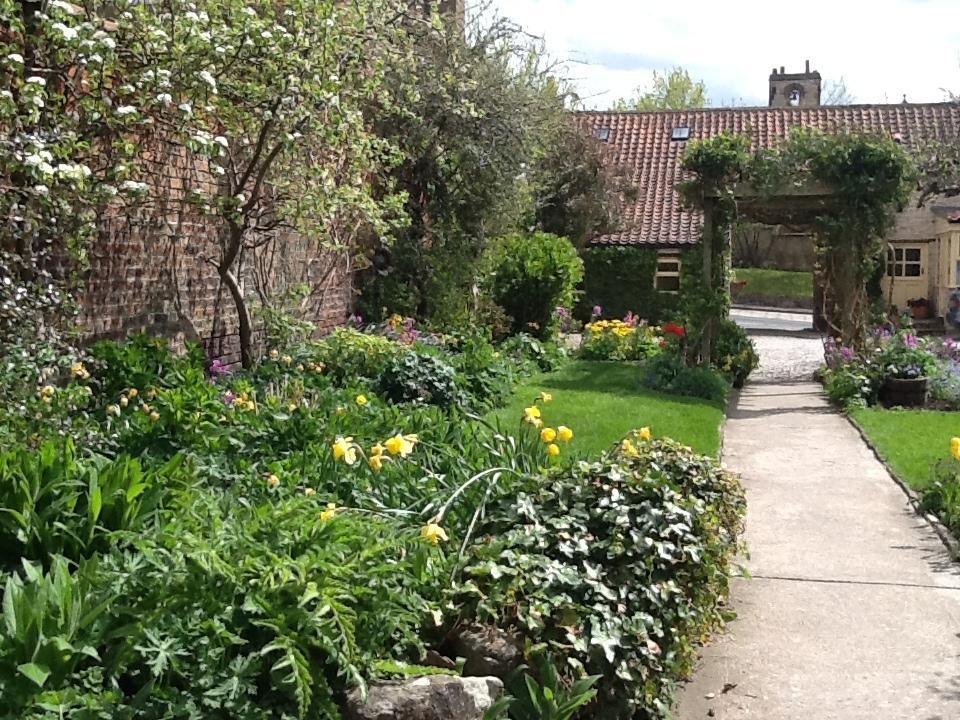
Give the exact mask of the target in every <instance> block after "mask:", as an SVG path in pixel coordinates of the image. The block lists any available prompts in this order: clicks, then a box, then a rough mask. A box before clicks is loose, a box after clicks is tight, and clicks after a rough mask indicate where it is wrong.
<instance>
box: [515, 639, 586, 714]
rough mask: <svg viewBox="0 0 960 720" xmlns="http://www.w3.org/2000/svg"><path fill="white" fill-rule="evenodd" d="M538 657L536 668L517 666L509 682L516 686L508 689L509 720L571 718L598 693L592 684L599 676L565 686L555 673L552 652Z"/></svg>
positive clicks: (580, 679)
mask: <svg viewBox="0 0 960 720" xmlns="http://www.w3.org/2000/svg"><path fill="white" fill-rule="evenodd" d="M537 660H538V663H537V667H536V670H535V671H531V669H530V668H528V667H527V666H525V665H523V666H521V667H520V668H518V669H517V679H515V680H514V682H513V683H512V685H515V686H516V687H510V688H509V691H510V692H511V697H510V698H509V702H510V704H509V707H510V717H511V719H512V720H570V718H572V717H574V715H576V713H577V711H578V710H579V709H580V708H582V707H583V706H584V705H587V704H589V703H590V702H591V701H592V700H593V699H594V698H595V697H596V696H597V691H596V690H594V689H593V686H594V685H596V683H597V681H598V680H600V676H599V675H591V676H589V677H584V678H579V679H577V680H576V681H575V682H574V683H573V684H572V685H571V686H570V687H569V688H566V687H564V685H563V684H562V682H561V680H560V677H559V675H557V670H556V667H555V666H554V662H555V660H554V657H553V655H551V654H550V653H541V654H538V655H537ZM534 672H535V674H536V677H535V676H534V674H532V673H534ZM538 678H539V682H538Z"/></svg>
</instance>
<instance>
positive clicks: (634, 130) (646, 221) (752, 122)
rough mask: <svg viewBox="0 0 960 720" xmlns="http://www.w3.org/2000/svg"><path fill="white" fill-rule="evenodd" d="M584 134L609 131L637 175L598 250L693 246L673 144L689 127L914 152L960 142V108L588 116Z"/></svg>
mask: <svg viewBox="0 0 960 720" xmlns="http://www.w3.org/2000/svg"><path fill="white" fill-rule="evenodd" d="M577 121H578V122H579V123H580V125H581V127H582V128H583V129H584V131H585V132H588V133H590V134H592V135H595V136H596V135H597V133H598V131H600V130H608V131H609V137H608V139H607V140H606V144H607V145H609V149H610V151H611V153H612V158H613V160H614V161H615V162H617V163H619V164H621V165H622V166H624V167H625V168H627V169H628V170H629V169H632V172H633V179H634V182H635V183H636V185H637V191H638V195H637V199H636V201H635V202H634V203H633V204H632V205H630V206H628V207H627V208H625V210H624V214H623V219H622V223H621V226H622V230H621V231H620V232H616V233H613V234H610V235H604V236H601V237H597V238H594V239H593V240H592V243H593V244H598V245H646V244H650V245H660V246H672V245H688V244H691V243H695V242H697V241H698V240H699V236H700V226H701V223H702V216H701V214H700V213H699V212H697V211H695V210H687V209H684V208H683V207H682V206H681V201H680V197H679V196H678V194H677V191H676V185H677V183H678V182H680V181H681V180H684V179H686V178H685V175H684V173H683V172H682V171H681V169H680V159H681V157H682V155H683V149H684V147H685V146H686V143H685V142H682V141H675V140H671V139H670V137H671V132H672V130H673V129H674V128H676V127H689V128H690V139H691V140H694V139H698V138H706V137H711V136H714V135H718V134H720V133H722V132H725V131H729V132H735V133H741V134H744V135H748V136H749V137H751V138H752V139H753V143H754V146H755V147H757V146H764V147H770V146H772V145H775V144H777V143H778V142H779V141H780V140H782V139H783V138H784V137H786V135H787V133H788V132H789V131H790V129H791V128H794V127H813V128H818V129H820V130H822V131H824V132H827V133H840V132H851V131H861V132H864V131H865V132H875V133H890V134H892V135H893V136H894V137H895V138H896V139H898V140H900V141H901V142H903V143H904V144H905V145H907V146H914V145H916V144H917V143H918V142H920V141H923V140H929V139H934V138H953V137H956V136H957V135H958V134H960V105H958V104H956V103H930V104H898V105H836V106H823V107H815V108H767V107H760V108H715V109H714V108H707V109H702V110H663V111H650V112H582V113H578V114H577Z"/></svg>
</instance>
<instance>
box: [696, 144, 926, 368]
mask: <svg viewBox="0 0 960 720" xmlns="http://www.w3.org/2000/svg"><path fill="white" fill-rule="evenodd" d="M683 167H684V169H685V170H687V171H690V172H692V173H693V174H694V176H695V177H694V178H693V179H692V180H689V181H687V182H685V183H683V184H682V186H681V191H682V193H683V196H684V198H685V200H686V202H687V203H688V204H690V205H692V206H695V207H699V208H701V209H702V210H703V214H704V225H703V278H702V283H701V285H700V286H699V287H698V288H696V289H692V290H691V292H690V293H689V298H690V299H689V301H688V313H689V315H690V322H691V326H692V330H693V332H694V334H695V335H696V336H697V337H699V338H700V339H701V360H702V361H704V362H706V361H708V360H709V357H710V353H711V349H712V347H713V337H714V334H715V331H716V327H717V323H718V322H719V320H720V319H721V318H723V317H726V315H727V313H728V312H729V307H730V294H729V287H730V228H731V226H732V224H733V223H734V221H736V220H737V219H740V220H747V221H753V222H760V223H766V224H782V225H787V226H789V227H793V228H798V229H800V228H802V229H804V230H807V231H809V232H810V233H811V234H812V235H813V236H814V239H815V243H816V250H817V265H818V280H819V282H820V284H821V287H822V289H823V298H824V304H823V307H822V308H821V310H822V315H823V319H824V320H825V321H826V323H827V325H828V328H829V330H830V332H831V333H832V334H834V335H837V336H839V337H840V338H842V340H843V342H844V343H845V344H848V345H853V346H859V345H860V344H861V343H862V341H863V339H864V330H865V327H866V321H867V318H868V315H869V297H868V293H867V283H868V281H869V279H870V278H871V276H873V274H874V273H875V272H876V270H877V268H878V264H879V263H880V262H881V260H882V257H883V249H884V244H883V237H884V235H885V234H886V233H887V232H888V231H889V230H890V228H891V227H892V225H893V222H894V217H895V212H896V211H897V210H898V209H902V207H903V205H904V204H905V203H906V201H907V199H908V197H909V194H910V189H911V187H912V183H913V179H914V168H913V163H912V161H911V158H910V157H909V155H908V154H907V153H906V151H905V150H904V149H903V148H902V147H901V146H900V145H899V144H898V143H896V142H894V140H893V139H892V138H890V137H889V136H881V135H870V134H862V133H850V134H840V135H826V134H824V133H821V132H818V131H815V130H810V129H801V128H798V129H795V130H794V131H792V132H791V133H790V135H789V136H788V137H787V138H786V139H785V140H784V142H783V143H781V144H780V145H778V146H776V147H774V148H763V149H760V150H757V151H751V149H750V140H749V139H748V138H746V137H744V136H742V135H730V134H723V135H718V136H715V137H712V138H708V139H705V140H700V141H697V142H694V143H691V144H690V146H689V147H688V148H687V151H686V153H685V155H684V159H683Z"/></svg>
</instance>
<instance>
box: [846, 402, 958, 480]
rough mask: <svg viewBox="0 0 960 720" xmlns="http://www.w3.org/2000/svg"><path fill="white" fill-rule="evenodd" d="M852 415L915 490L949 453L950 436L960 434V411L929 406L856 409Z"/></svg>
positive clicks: (885, 458)
mask: <svg viewBox="0 0 960 720" xmlns="http://www.w3.org/2000/svg"><path fill="white" fill-rule="evenodd" d="M852 415H853V418H854V419H855V420H856V421H857V422H858V423H859V424H860V427H862V428H863V430H864V432H866V433H867V436H868V437H869V438H870V440H871V442H872V443H873V445H874V447H876V449H877V452H878V453H879V454H880V456H881V457H882V458H883V459H884V460H885V461H886V462H887V464H889V465H890V467H891V468H892V469H893V471H894V472H895V473H896V474H897V476H898V477H899V478H900V479H901V480H903V481H904V482H905V483H907V485H909V486H910V487H911V488H913V489H914V490H923V489H924V488H925V487H927V486H928V485H929V484H930V482H931V481H932V474H931V468H933V466H934V464H935V463H936V462H937V461H939V460H943V459H945V458H947V457H949V455H950V438H952V437H955V436H957V435H960V413H955V412H934V411H930V410H884V409H880V408H867V409H861V410H855V411H854V412H853V413H852Z"/></svg>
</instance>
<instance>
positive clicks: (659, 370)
mask: <svg viewBox="0 0 960 720" xmlns="http://www.w3.org/2000/svg"><path fill="white" fill-rule="evenodd" d="M641 381H642V383H643V385H644V387H647V388H650V389H651V390H658V391H660V392H664V393H670V394H672V395H685V396H687V397H698V398H703V399H704V400H709V401H710V402H713V403H715V404H717V405H722V404H723V403H725V402H726V400H727V394H728V393H729V392H730V385H729V384H727V381H726V380H725V379H724V377H723V375H721V374H720V373H719V372H717V371H716V370H714V369H713V368H707V367H687V366H686V365H685V364H684V362H683V358H681V357H680V356H679V355H677V354H676V353H671V352H664V353H661V354H660V355H657V356H655V357H653V358H652V359H651V360H648V361H647V362H646V363H645V364H644V366H643V369H642V375H641Z"/></svg>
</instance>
